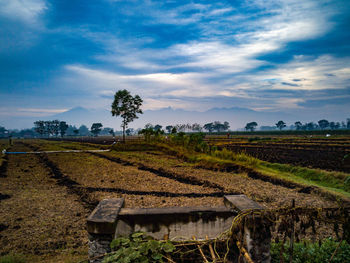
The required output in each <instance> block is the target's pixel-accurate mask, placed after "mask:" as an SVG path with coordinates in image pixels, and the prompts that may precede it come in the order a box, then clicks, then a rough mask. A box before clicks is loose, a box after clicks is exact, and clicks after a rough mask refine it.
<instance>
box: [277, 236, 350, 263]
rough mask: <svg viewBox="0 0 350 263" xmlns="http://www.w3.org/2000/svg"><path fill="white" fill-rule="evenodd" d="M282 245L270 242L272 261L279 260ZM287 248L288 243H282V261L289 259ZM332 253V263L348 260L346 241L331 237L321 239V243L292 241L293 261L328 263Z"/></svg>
mask: <svg viewBox="0 0 350 263" xmlns="http://www.w3.org/2000/svg"><path fill="white" fill-rule="evenodd" d="M282 246H283V245H282V243H281V242H280V243H272V244H271V257H272V260H271V262H272V263H279V262H280V251H281V249H282ZM288 249H289V243H288V242H287V243H285V244H284V251H285V252H284V253H283V254H282V258H283V260H284V262H288V260H289V252H288ZM335 252H336V253H335ZM333 254H334V255H333ZM332 255H333V258H332V261H331V262H332V263H343V262H349V259H350V245H349V244H348V243H347V242H346V241H342V242H341V243H339V242H337V241H335V240H333V239H332V238H328V239H325V240H323V242H322V243H321V244H318V243H310V242H300V243H294V250H293V262H294V263H323V262H324V263H328V262H330V259H331V257H332Z"/></svg>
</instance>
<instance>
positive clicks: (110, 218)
mask: <svg viewBox="0 0 350 263" xmlns="http://www.w3.org/2000/svg"><path fill="white" fill-rule="evenodd" d="M123 205H124V198H111V199H104V200H102V201H101V202H100V203H99V204H98V206H97V207H96V208H95V209H94V211H92V213H91V214H90V215H89V217H88V219H87V231H88V232H89V233H92V234H114V232H115V227H116V221H117V218H118V214H119V211H120V209H121V208H122V207H123Z"/></svg>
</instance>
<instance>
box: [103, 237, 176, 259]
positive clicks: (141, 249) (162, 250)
mask: <svg viewBox="0 0 350 263" xmlns="http://www.w3.org/2000/svg"><path fill="white" fill-rule="evenodd" d="M111 248H112V250H113V252H112V253H110V254H109V255H108V256H106V257H105V258H104V259H103V263H114V262H135V263H137V262H163V258H164V257H165V254H166V253H170V252H172V251H174V249H175V246H174V245H173V244H172V243H171V242H169V241H167V242H161V241H157V240H154V239H153V238H151V237H149V236H146V235H145V233H142V232H135V233H133V234H131V235H130V236H129V237H128V238H126V237H119V238H117V239H114V240H113V241H112V243H111Z"/></svg>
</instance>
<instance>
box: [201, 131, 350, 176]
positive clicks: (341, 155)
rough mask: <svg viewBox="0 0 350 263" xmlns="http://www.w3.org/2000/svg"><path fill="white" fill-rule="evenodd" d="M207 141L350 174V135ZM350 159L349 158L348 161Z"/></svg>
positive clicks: (274, 160)
mask: <svg viewBox="0 0 350 263" xmlns="http://www.w3.org/2000/svg"><path fill="white" fill-rule="evenodd" d="M206 139H207V141H208V142H209V143H211V144H212V145H218V146H220V147H224V148H226V149H229V150H231V151H234V152H244V153H247V154H249V155H251V156H254V157H256V158H258V159H260V160H264V161H268V162H272V163H285V164H292V165H297V166H304V167H310V168H320V169H325V170H329V171H343V172H347V173H349V172H350V157H349V154H350V136H349V135H334V136H329V137H326V136H325V135H299V136H295V135H294V136H293V135H286V136H271V135H265V136H256V135H252V136H249V135H247V136H232V137H231V138H229V139H228V138H227V137H226V136H207V138H206ZM346 156H348V158H346Z"/></svg>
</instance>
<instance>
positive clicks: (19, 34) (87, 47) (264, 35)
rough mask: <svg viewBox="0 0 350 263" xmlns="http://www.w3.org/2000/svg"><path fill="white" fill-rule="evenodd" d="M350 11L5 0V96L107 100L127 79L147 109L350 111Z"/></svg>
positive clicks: (32, 101) (24, 104) (278, 0)
mask: <svg viewBox="0 0 350 263" xmlns="http://www.w3.org/2000/svg"><path fill="white" fill-rule="evenodd" d="M349 17H350V7H349V6H348V5H347V4H346V1H345V0H344V1H342V0H339V1H328V0H319V1H316V0H268V1H262V0H259V1H256V0H255V1H252V0H241V1H236V2H235V3H234V4H232V3H231V2H230V1H215V2H207V1H191V2H187V3H186V4H183V3H178V2H173V1H150V0H148V1H136V0H135V1H111V0H104V1H99V3H93V2H91V3H90V2H89V3H86V2H85V1H50V2H48V1H47V2H46V1H44V0H28V1H20V0H11V1H9V0H3V1H0V28H1V29H0V36H1V37H2V39H4V40H5V41H2V43H0V67H1V73H0V85H1V86H0V87H1V90H0V94H1V96H2V97H3V98H4V107H11V108H14V109H17V110H15V112H17V113H16V114H20V113H21V112H23V111H22V110H20V109H23V108H26V109H28V110H27V111H26V113H25V114H27V115H30V113H35V114H38V112H37V111H35V112H34V111H32V110H31V109H42V111H41V113H42V114H45V113H48V112H49V111H52V110H57V111H60V110H61V109H63V108H71V107H75V106H78V105H80V106H85V107H91V108H98V107H104V108H108V107H109V106H110V103H111V100H112V98H113V94H114V93H115V91H117V90H118V89H124V88H125V89H128V90H130V91H131V92H132V93H134V94H139V95H141V97H143V98H144V101H145V103H144V108H145V109H159V108H162V107H167V106H171V107H174V108H184V109H191V110H199V111H204V110H207V109H209V108H212V107H232V106H238V107H244V108H250V109H254V110H258V111H277V110H278V111H281V110H282V111H285V112H294V113H296V114H302V112H313V113H317V112H320V111H322V110H329V112H336V111H337V110H336V108H337V107H338V113H339V114H340V115H341V118H344V116H346V115H347V114H348V112H349V110H350V105H349V103H348V102H347V99H348V98H349V89H350V84H349V79H350V77H349V76H350V74H349V73H350V56H349V54H350V33H349V30H346V29H347V28H348V27H349V26H350V25H349V22H348V21H350V20H349ZM48 110H49V111H48ZM8 115H9V116H10V115H11V113H10V112H9V113H8ZM320 117H322V116H320ZM335 117H336V116H335Z"/></svg>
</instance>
